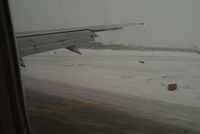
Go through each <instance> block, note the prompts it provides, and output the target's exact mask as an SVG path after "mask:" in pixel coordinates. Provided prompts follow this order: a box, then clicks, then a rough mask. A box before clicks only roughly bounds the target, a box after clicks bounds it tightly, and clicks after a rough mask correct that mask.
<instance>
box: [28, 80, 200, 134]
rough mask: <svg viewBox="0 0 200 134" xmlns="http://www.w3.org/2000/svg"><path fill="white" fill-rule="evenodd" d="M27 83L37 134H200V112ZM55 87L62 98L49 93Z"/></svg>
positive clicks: (60, 85) (50, 84)
mask: <svg viewBox="0 0 200 134" xmlns="http://www.w3.org/2000/svg"><path fill="white" fill-rule="evenodd" d="M35 83H37V84H35ZM24 84H25V87H26V88H25V91H26V98H27V107H28V112H29V119H30V123H31V127H32V131H33V132H34V133H37V134H44V133H48V134H55V133H59V134H65V133H70V134H77V133H81V134H102V133H105V134H112V133H113V134H130V133H131V134H156V133H157V134H179V133H181V134H198V133H200V131H199V130H198V126H200V125H199V118H200V117H199V113H200V110H199V109H193V108H190V107H185V106H178V105H173V104H167V103H163V102H158V101H153V100H146V99H142V98H138V97H129V96H127V95H123V94H116V93H111V92H100V91H97V90H92V89H84V88H80V87H72V86H70V85H67V84H64V83H54V82H52V81H45V80H40V79H33V78H28V77H26V78H24ZM51 88H52V89H53V90H57V91H58V92H60V93H61V94H62V95H61V94H60V95H59V94H52V93H51V92H47V91H48V90H49V91H50V89H51ZM39 89H43V90H39Z"/></svg>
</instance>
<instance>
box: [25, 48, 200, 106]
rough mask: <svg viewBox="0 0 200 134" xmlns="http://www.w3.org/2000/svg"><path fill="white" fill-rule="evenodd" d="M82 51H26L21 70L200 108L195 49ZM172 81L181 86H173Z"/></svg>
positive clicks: (198, 59)
mask: <svg viewBox="0 0 200 134" xmlns="http://www.w3.org/2000/svg"><path fill="white" fill-rule="evenodd" d="M55 51H56V52H57V53H56V54H55V53H54V52H55ZM80 51H81V52H82V53H83V54H82V55H77V54H74V53H71V52H68V51H67V50H66V49H58V50H54V51H50V52H46V53H41V54H36V55H32V56H27V57H24V58H23V59H24V62H25V64H26V68H21V72H22V75H23V76H27V77H33V78H39V79H45V80H50V81H55V82H62V83H67V84H71V85H76V86H80V87H84V88H90V89H94V90H101V91H110V92H116V93H120V94H128V95H131V96H138V97H142V98H147V99H154V100H159V101H163V102H168V103H174V104H180V105H187V106H192V107H197V108H200V88H199V85H200V83H199V82H200V69H199V68H200V55H198V54H196V53H186V52H167V51H133V50H130V51H129V50H126V51H125V50H89V49H82V50H80ZM141 60H142V61H145V64H141V63H139V61H141ZM173 83H177V84H178V89H177V90H175V91H168V90H167V87H168V84H173ZM41 90H42V89H41Z"/></svg>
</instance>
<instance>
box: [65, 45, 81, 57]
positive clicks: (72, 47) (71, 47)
mask: <svg viewBox="0 0 200 134" xmlns="http://www.w3.org/2000/svg"><path fill="white" fill-rule="evenodd" d="M66 49H68V50H70V51H72V52H74V53H77V54H80V55H81V52H80V51H79V50H78V48H77V47H76V46H75V45H73V46H69V47H66Z"/></svg>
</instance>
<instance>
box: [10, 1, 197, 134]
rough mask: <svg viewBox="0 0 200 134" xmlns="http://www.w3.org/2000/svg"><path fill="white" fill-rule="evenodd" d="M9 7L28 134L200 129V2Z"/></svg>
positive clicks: (187, 132) (167, 133)
mask: <svg viewBox="0 0 200 134" xmlns="http://www.w3.org/2000/svg"><path fill="white" fill-rule="evenodd" d="M9 3H10V10H11V15H12V20H13V26H14V30H15V36H16V42H17V47H18V51H19V56H20V65H21V76H22V82H23V86H24V94H25V98H26V105H27V113H28V117H29V121H30V124H31V129H32V131H33V133H34V134H65V133H70V134H79V133H80V134H104V133H105V134H156V133H159V134H199V133H200V116H199V115H200V89H199V86H200V85H199V81H200V69H199V68H200V39H199V35H200V27H199V26H198V25H199V23H200V15H199V12H200V8H199V5H200V1H197V0H190V1H187V0H167V1H166V0H148V1H147V0H123V1H121V0H101V1H99V0H50V1H47V0H42V1H41V0H34V1H30V0H29V1H27V0H9Z"/></svg>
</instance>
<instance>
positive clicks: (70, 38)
mask: <svg viewBox="0 0 200 134" xmlns="http://www.w3.org/2000/svg"><path fill="white" fill-rule="evenodd" d="M134 25H144V23H127V24H114V25H102V26H90V27H78V28H69V29H58V30H46V31H34V32H23V33H16V39H17V44H18V47H19V55H20V57H23V56H27V55H32V54H36V53H40V52H45V51H49V50H54V49H59V48H67V49H68V50H70V51H73V52H76V53H79V54H81V53H80V51H79V50H78V49H77V47H76V45H81V44H82V43H89V42H91V41H94V39H95V37H98V36H97V35H96V34H95V33H96V32H102V31H111V30H121V29H123V28H124V27H126V26H134ZM21 63H22V62H21Z"/></svg>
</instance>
